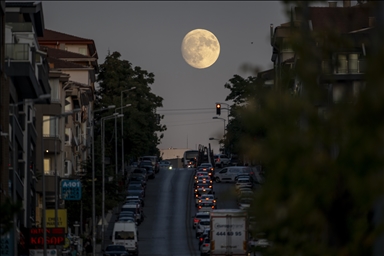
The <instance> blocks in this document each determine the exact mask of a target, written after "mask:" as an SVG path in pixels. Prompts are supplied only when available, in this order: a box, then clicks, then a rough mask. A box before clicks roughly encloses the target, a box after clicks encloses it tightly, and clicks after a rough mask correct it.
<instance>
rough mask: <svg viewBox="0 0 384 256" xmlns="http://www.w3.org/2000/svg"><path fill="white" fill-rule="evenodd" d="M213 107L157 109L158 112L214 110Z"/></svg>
mask: <svg viewBox="0 0 384 256" xmlns="http://www.w3.org/2000/svg"><path fill="white" fill-rule="evenodd" d="M214 109H215V108H213V107H212V108H175V109H157V111H159V112H162V111H164V112H168V111H194V110H214Z"/></svg>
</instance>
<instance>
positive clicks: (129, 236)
mask: <svg viewBox="0 0 384 256" xmlns="http://www.w3.org/2000/svg"><path fill="white" fill-rule="evenodd" d="M115 239H116V240H134V239H135V233H134V232H133V231H118V232H115Z"/></svg>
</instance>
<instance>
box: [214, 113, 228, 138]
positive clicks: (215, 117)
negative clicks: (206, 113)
mask: <svg viewBox="0 0 384 256" xmlns="http://www.w3.org/2000/svg"><path fill="white" fill-rule="evenodd" d="M212 119H221V120H223V121H224V134H225V118H221V117H217V116H214V117H212ZM223 136H224V135H223Z"/></svg>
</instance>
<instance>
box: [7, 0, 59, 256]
mask: <svg viewBox="0 0 384 256" xmlns="http://www.w3.org/2000/svg"><path fill="white" fill-rule="evenodd" d="M43 31H44V18H43V11H42V4H41V3H32V2H20V3H18V2H7V3H5V28H4V32H3V33H5V41H4V47H2V50H3V51H4V61H2V65H4V66H3V67H4V71H5V74H6V79H5V83H4V84H3V83H2V86H1V87H2V89H1V90H2V92H3V93H4V94H3V93H2V96H1V97H2V109H1V114H2V117H3V116H5V115H6V114H8V116H9V117H8V123H7V122H6V121H5V120H3V119H2V129H4V133H7V134H8V139H9V140H8V141H7V143H5V141H4V140H3V139H2V141H1V142H2V148H4V147H5V145H4V144H6V145H7V151H8V158H5V159H8V161H7V162H8V168H7V169H3V168H2V169H1V172H8V173H9V181H10V184H11V186H10V188H11V191H9V192H10V193H12V198H13V200H15V201H19V202H22V211H21V212H20V213H19V214H18V215H17V216H16V218H15V226H14V229H13V234H14V238H15V239H14V240H13V245H14V247H13V248H12V253H14V255H16V254H17V251H22V250H23V248H22V247H23V246H22V245H23V244H24V243H20V241H21V240H22V239H23V237H24V234H25V232H27V231H26V230H27V229H28V228H30V227H32V226H35V225H36V221H37V219H36V217H37V215H36V204H37V201H38V194H37V191H36V184H37V180H38V179H39V178H38V177H39V176H41V175H39V174H40V173H41V172H40V171H41V169H40V170H39V169H37V168H36V163H37V162H38V161H37V159H38V158H37V150H38V149H37V148H38V144H39V137H40V135H39V134H38V132H37V120H36V107H35V104H36V103H41V104H49V103H50V93H51V88H50V85H49V82H48V62H47V60H46V58H45V53H43V52H41V51H40V50H39V43H38V41H37V37H38V36H41V35H42V33H43ZM2 82H3V81H2ZM6 93H7V94H6ZM6 98H7V99H6ZM6 103H8V109H7V107H5V104H6ZM3 127H4V128H3ZM4 156H5V157H7V156H6V154H4V152H2V157H4ZM3 159H4V158H3ZM2 177H3V175H2ZM24 249H25V248H24Z"/></svg>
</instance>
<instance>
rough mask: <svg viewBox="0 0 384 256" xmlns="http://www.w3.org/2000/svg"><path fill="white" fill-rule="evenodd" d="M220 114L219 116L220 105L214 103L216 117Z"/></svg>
mask: <svg viewBox="0 0 384 256" xmlns="http://www.w3.org/2000/svg"><path fill="white" fill-rule="evenodd" d="M220 114H221V104H219V103H216V115H220Z"/></svg>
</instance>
